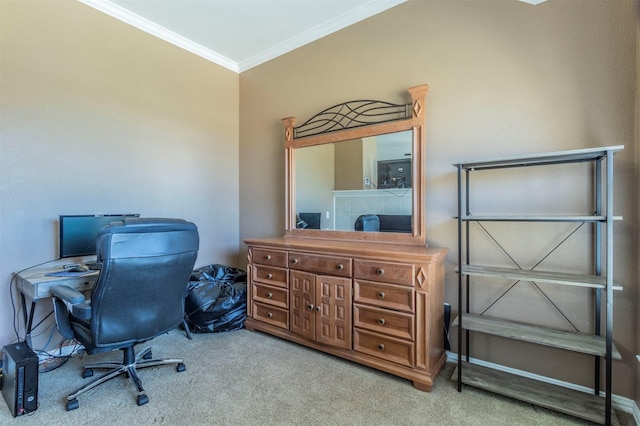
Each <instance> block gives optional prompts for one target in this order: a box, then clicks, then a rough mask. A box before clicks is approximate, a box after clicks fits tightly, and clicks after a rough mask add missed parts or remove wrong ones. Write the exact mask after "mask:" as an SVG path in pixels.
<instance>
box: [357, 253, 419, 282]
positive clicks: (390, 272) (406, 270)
mask: <svg viewBox="0 0 640 426" xmlns="http://www.w3.org/2000/svg"><path fill="white" fill-rule="evenodd" d="M353 263H354V267H353V269H354V277H355V278H362V279H365V280H374V281H382V282H386V283H393V284H400V285H410V286H413V283H414V277H415V273H414V265H411V264H406V263H394V262H379V261H377V260H373V261H372V260H360V259H356V260H355V261H354V262H353Z"/></svg>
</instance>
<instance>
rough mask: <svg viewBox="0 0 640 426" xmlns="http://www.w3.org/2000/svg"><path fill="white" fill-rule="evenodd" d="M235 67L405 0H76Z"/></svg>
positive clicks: (248, 64)
mask: <svg viewBox="0 0 640 426" xmlns="http://www.w3.org/2000/svg"><path fill="white" fill-rule="evenodd" d="M79 1H81V2H82V3H84V4H86V5H88V6H91V7H93V8H95V9H98V10H100V11H102V12H104V13H106V14H108V15H111V16H113V17H114V18H117V19H119V20H121V21H124V22H126V23H128V24H130V25H133V26H134V27H136V28H139V29H141V30H143V31H146V32H148V33H149V34H152V35H154V36H156V37H159V38H161V39H163V40H165V41H168V42H170V43H173V44H175V45H177V46H179V47H181V48H183V49H186V50H188V51H190V52H192V53H195V54H197V55H199V56H202V57H203V58H205V59H208V60H210V61H212V62H215V63H217V64H218V65H221V66H223V67H225V68H228V69H230V70H232V71H235V72H238V73H240V72H242V71H246V70H248V69H250V68H252V67H255V66H257V65H260V64H262V63H264V62H267V61H269V60H270V59H273V58H276V57H278V56H280V55H282V54H285V53H287V52H290V51H291V50H294V49H296V48H298V47H300V46H303V45H305V44H307V43H311V42H312V41H314V40H317V39H320V38H322V37H324V36H326V35H329V34H331V33H333V32H335V31H338V30H340V29H342V28H345V27H348V26H349V25H352V24H355V23H356V22H359V21H361V20H363V19H366V18H368V17H370V16H373V15H376V14H378V13H380V12H383V11H385V10H387V9H389V8H391V7H394V6H396V5H398V4H401V3H404V2H405V1H407V0H162V1H159V0H79Z"/></svg>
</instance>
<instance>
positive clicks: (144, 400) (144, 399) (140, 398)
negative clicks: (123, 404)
mask: <svg viewBox="0 0 640 426" xmlns="http://www.w3.org/2000/svg"><path fill="white" fill-rule="evenodd" d="M147 402H149V397H148V396H147V395H138V400H137V401H136V403H137V404H138V406H141V405H144V404H146V403H147Z"/></svg>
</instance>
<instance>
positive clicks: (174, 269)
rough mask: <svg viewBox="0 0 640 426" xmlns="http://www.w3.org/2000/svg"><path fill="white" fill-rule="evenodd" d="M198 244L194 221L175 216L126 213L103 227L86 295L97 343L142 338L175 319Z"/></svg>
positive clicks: (179, 317)
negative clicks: (97, 267) (95, 269)
mask: <svg viewBox="0 0 640 426" xmlns="http://www.w3.org/2000/svg"><path fill="white" fill-rule="evenodd" d="M198 248H199V237H198V229H197V227H196V225H194V224H193V223H190V222H186V221H184V220H180V219H149V218H131V219H129V218H127V219H125V220H124V221H123V222H114V223H112V224H111V225H107V226H105V227H103V228H102V229H101V230H100V231H99V233H98V239H97V256H98V261H99V262H102V268H101V270H100V275H99V277H98V280H97V282H96V285H95V286H94V288H93V293H92V295H91V332H92V333H93V334H94V336H93V340H94V342H95V344H96V346H97V347H101V346H113V345H114V344H116V345H120V344H122V346H125V345H126V344H129V343H131V342H142V341H145V340H148V339H151V338H153V337H155V336H157V335H159V334H162V333H165V332H167V331H169V330H171V329H173V328H175V327H176V326H177V325H178V324H180V323H181V322H182V321H183V319H184V297H185V291H186V287H187V284H188V282H189V276H190V275H191V272H192V271H193V267H194V264H195V261H196V257H197V255H198Z"/></svg>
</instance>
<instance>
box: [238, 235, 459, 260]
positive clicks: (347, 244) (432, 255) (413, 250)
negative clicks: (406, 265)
mask: <svg viewBox="0 0 640 426" xmlns="http://www.w3.org/2000/svg"><path fill="white" fill-rule="evenodd" d="M244 242H245V244H247V245H248V246H251V247H256V248H270V249H280V250H302V251H322V252H327V253H339V254H345V255H365V256H382V257H386V256H389V257H396V256H397V257H412V258H419V259H422V260H425V261H434V260H436V259H439V258H443V257H444V256H445V255H446V254H447V252H448V251H449V249H447V248H441V247H428V246H416V245H397V244H380V243H378V244H376V243H372V242H358V241H340V240H323V239H312V238H298V237H293V238H292V237H279V238H277V237H276V238H261V239H247V240H245V241H244Z"/></svg>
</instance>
